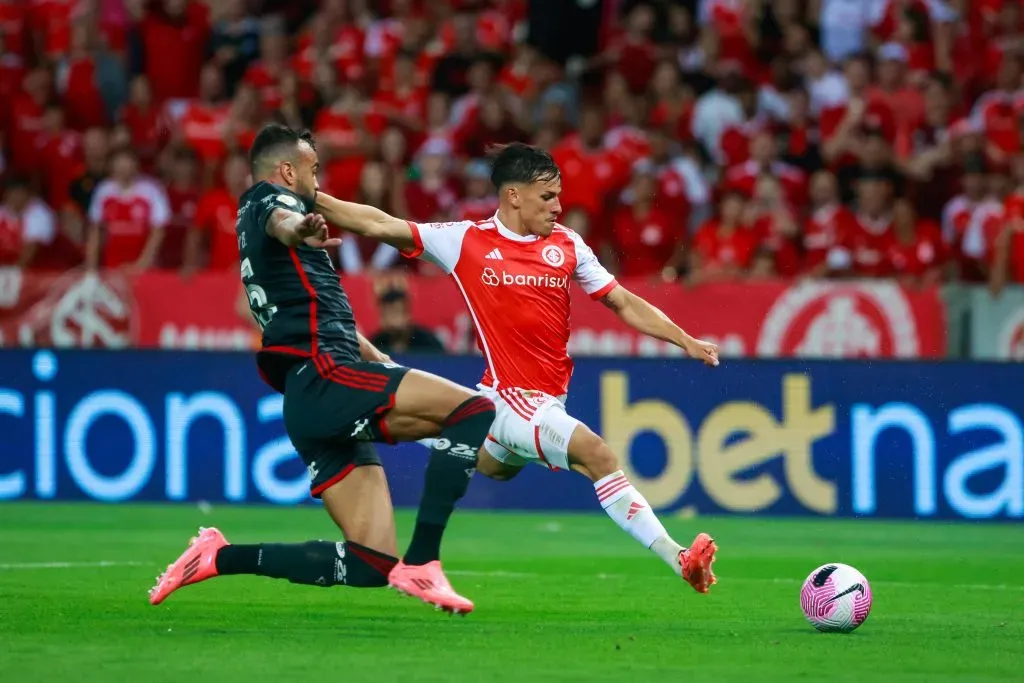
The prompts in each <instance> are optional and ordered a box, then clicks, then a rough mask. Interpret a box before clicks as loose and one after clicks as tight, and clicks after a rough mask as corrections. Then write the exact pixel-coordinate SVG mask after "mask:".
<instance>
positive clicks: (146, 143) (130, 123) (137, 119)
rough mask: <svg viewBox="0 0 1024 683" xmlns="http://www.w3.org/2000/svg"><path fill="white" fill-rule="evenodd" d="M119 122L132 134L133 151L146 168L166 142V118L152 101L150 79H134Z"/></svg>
mask: <svg viewBox="0 0 1024 683" xmlns="http://www.w3.org/2000/svg"><path fill="white" fill-rule="evenodd" d="M120 121H121V123H123V124H124V125H125V126H127V127H128V129H129V130H130V131H131V133H132V147H134V148H135V151H136V152H137V153H138V155H139V161H140V162H141V163H142V165H143V167H145V168H149V167H150V166H151V165H152V163H153V161H154V160H155V159H156V156H157V153H158V152H159V151H160V147H161V145H162V144H163V143H164V141H165V140H166V138H167V124H168V121H167V118H166V116H165V114H164V111H163V109H162V108H160V107H158V106H157V105H156V102H154V101H153V89H152V88H151V87H150V85H149V79H147V78H146V77H145V76H141V75H140V76H136V77H135V78H133V79H132V83H131V87H130V88H129V89H128V103H127V104H126V105H125V106H124V108H123V109H122V110H121V113H120Z"/></svg>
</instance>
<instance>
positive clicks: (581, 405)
mask: <svg viewBox="0 0 1024 683" xmlns="http://www.w3.org/2000/svg"><path fill="white" fill-rule="evenodd" d="M405 360H406V361H407V363H408V364H409V365H411V366H413V367H417V368H420V369H423V370H427V371H430V372H434V373H437V374H439V375H442V376H444V377H448V378H450V379H453V380H455V381H457V382H461V383H462V384H465V385H467V386H474V385H475V384H476V382H477V380H478V379H479V375H480V373H481V371H482V361H481V359H479V358H473V357H464V358H453V357H418V358H409V359H405ZM1022 387H1024V366H1021V365H1019V364H1012V363H992V364H984V363H955V362H948V363H946V362H898V361H883V362H878V361H876V362H866V361H865V362H848V361H834V362H807V361H803V362H801V361H740V360H729V361H727V362H725V363H723V365H722V366H720V367H718V368H714V369H711V368H705V367H703V366H701V365H699V364H697V363H694V362H690V361H686V360H681V359H628V360H614V359H602V360H596V359H594V360H590V359H583V360H580V361H578V362H577V365H576V370H575V372H574V374H573V381H572V388H571V390H570V395H569V401H568V408H569V411H570V412H571V413H573V414H574V415H575V416H577V417H578V418H579V419H581V420H583V421H584V422H586V423H587V424H589V425H590V426H591V427H592V428H594V429H595V430H596V431H598V432H599V433H600V434H602V435H603V436H604V438H605V439H606V440H607V441H608V443H609V444H610V445H611V447H612V448H613V449H614V450H615V451H616V452H617V453H619V454H621V455H622V457H623V460H624V463H625V468H626V470H627V473H628V474H629V475H630V477H631V478H632V479H633V480H634V482H635V483H636V484H637V486H638V487H639V488H640V489H641V490H642V491H643V493H644V495H645V496H646V497H647V498H648V500H649V501H650V502H651V504H652V505H654V506H655V507H657V508H658V509H660V510H661V511H663V512H675V513H678V514H680V515H691V514H715V513H743V514H766V515H821V516H833V515H838V516H847V517H850V516H861V517H914V518H941V519H991V520H1019V519H1021V518H1022V517H1024V425H1022V421H1021V415H1022V414H1024V390H1022ZM281 408H282V398H281V397H280V396H279V395H277V394H275V393H273V392H272V391H271V390H270V389H268V388H267V387H266V386H265V385H263V384H262V382H260V380H259V378H258V376H257V373H256V368H255V363H254V360H253V358H252V356H251V355H250V354H244V353H227V352H226V353H188V352H185V353H173V352H160V351H119V352H114V351H109V352H108V351H59V352H55V351H49V350H38V351H3V352H0V434H2V435H3V436H2V441H0V443H2V446H0V449H2V450H0V500H19V499H39V500H97V501H106V502H119V501H208V502H210V503H272V504H282V505H292V504H297V503H311V502H312V501H311V500H310V498H309V495H308V482H307V479H306V472H305V469H304V468H303V467H302V465H301V463H300V462H299V459H298V458H297V457H296V456H295V454H294V452H293V451H292V448H291V445H290V443H289V442H288V439H287V437H286V435H285V433H284V426H283V423H282V420H281ZM380 449H381V454H382V456H383V458H384V461H385V464H386V467H387V471H388V476H389V479H390V481H391V486H392V491H393V494H394V498H395V502H396V504H398V505H414V504H415V503H416V501H417V499H418V496H419V492H420V488H421V484H422V481H421V480H422V476H423V468H424V466H425V464H426V457H427V452H426V450H425V449H424V448H422V447H421V446H418V445H415V444H412V445H403V446H399V447H394V448H393V447H389V446H381V447H380ZM464 505H466V506H469V507H478V508H517V509H533V510H544V509H559V510H566V509H577V510H596V509H597V507H596V502H595V501H594V495H593V488H592V487H591V485H590V483H589V482H588V481H586V480H585V479H584V478H583V477H581V476H579V475H577V474H573V473H567V472H554V473H552V472H548V471H546V470H544V469H542V468H540V467H533V466H531V467H527V468H526V470H525V471H524V472H523V473H522V474H520V475H519V476H518V477H516V478H515V479H514V480H512V481H510V482H495V481H490V480H487V479H485V478H483V477H481V476H479V475H478V476H477V477H476V478H475V479H474V482H473V484H472V485H471V487H470V492H469V494H468V496H467V497H466V499H465V501H464Z"/></svg>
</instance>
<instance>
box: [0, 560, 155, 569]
mask: <svg viewBox="0 0 1024 683" xmlns="http://www.w3.org/2000/svg"><path fill="white" fill-rule="evenodd" d="M155 564H156V563H155V562H135V561H120V560H99V561H96V562H9V563H6V564H0V570H3V569H107V568H109V567H145V566H146V565H155Z"/></svg>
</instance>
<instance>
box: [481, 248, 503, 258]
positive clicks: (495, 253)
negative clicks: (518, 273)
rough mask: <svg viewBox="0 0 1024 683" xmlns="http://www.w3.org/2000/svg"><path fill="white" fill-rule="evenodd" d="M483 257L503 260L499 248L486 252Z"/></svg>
mask: <svg viewBox="0 0 1024 683" xmlns="http://www.w3.org/2000/svg"><path fill="white" fill-rule="evenodd" d="M484 258H485V259H491V260H494V261H503V260H504V258H503V257H502V255H501V250H500V249H493V250H492V251H491V252H490V253H489V254H487V256H484Z"/></svg>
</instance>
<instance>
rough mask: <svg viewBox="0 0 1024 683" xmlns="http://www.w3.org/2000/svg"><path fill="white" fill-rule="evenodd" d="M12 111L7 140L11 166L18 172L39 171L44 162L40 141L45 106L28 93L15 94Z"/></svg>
mask: <svg viewBox="0 0 1024 683" xmlns="http://www.w3.org/2000/svg"><path fill="white" fill-rule="evenodd" d="M10 112H11V113H10V128H9V130H10V135H9V136H8V138H7V140H8V144H9V149H8V151H9V152H10V157H9V161H10V165H11V168H13V169H14V170H15V171H16V172H18V173H34V172H37V171H39V170H41V166H42V164H43V159H42V156H41V155H40V154H39V143H40V136H41V135H42V132H43V115H44V113H45V108H44V107H43V106H42V105H41V104H39V103H38V102H36V101H35V100H34V99H33V98H32V97H30V96H29V95H28V94H26V93H20V94H18V95H16V96H15V98H14V102H13V103H12V104H11V110H10Z"/></svg>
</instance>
